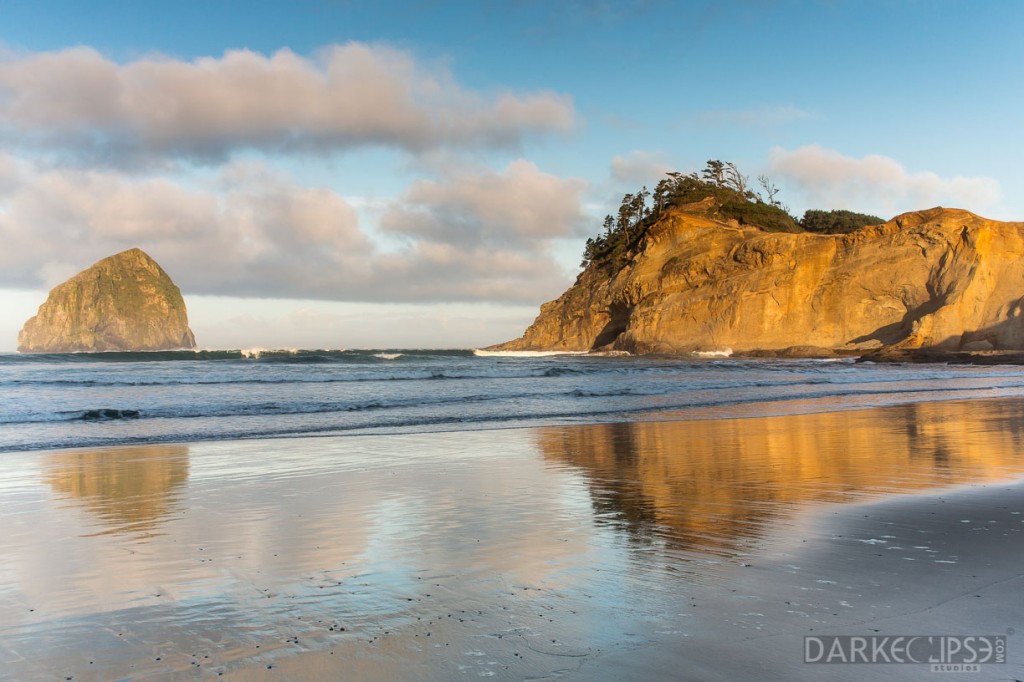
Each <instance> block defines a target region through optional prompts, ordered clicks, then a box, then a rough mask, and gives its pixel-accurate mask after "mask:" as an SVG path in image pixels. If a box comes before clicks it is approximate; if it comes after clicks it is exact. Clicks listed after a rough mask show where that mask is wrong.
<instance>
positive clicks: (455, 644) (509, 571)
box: [0, 398, 1024, 680]
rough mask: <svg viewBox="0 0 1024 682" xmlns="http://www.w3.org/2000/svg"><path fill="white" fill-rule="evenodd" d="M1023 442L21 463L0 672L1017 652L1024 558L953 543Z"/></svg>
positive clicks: (364, 446) (318, 446)
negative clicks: (895, 650) (832, 648)
mask: <svg viewBox="0 0 1024 682" xmlns="http://www.w3.org/2000/svg"><path fill="white" fill-rule="evenodd" d="M1022 440H1024V399H1022V398H1007V399H1002V400H1000V399H987V400H961V401H948V402H944V401H939V402H935V401H933V402H923V403H909V404H904V405H894V406H887V407H877V408H868V409H862V410H846V411H833V412H823V413H805V414H796V415H788V416H777V417H762V416H750V415H748V417H747V418H745V419H708V420H694V421H676V422H643V421H635V422H621V423H610V424H586V425H578V426H555V427H540V428H524V429H515V430H503V431H501V432H497V431H493V430H492V431H456V432H445V433H413V434H395V435H392V436H389V437H388V438H380V437H379V436H376V435H362V436H355V435H354V436H353V437H351V438H344V439H337V438H306V439H275V440H251V441H213V442H205V443H188V444H164V445H149V446H141V447H139V446H122V447H114V448H98V449H96V448H94V449H87V450H56V451H46V452H25V453H15V454H11V453H8V454H10V455H11V456H10V457H9V459H8V460H7V469H6V474H5V477H4V479H3V480H2V481H0V482H2V483H3V485H4V490H5V495H4V496H3V497H2V498H0V512H3V513H4V515H5V518H9V519H10V520H11V523H10V525H9V527H8V532H7V534H6V536H5V537H4V538H3V539H0V549H2V550H3V551H2V552H0V556H4V557H5V563H4V568H5V569H6V570H7V574H8V575H9V576H11V585H12V586H14V588H15V589H14V591H11V590H7V591H6V592H0V622H3V623H5V626H3V627H2V628H0V650H3V651H4V654H5V658H7V659H8V660H11V661H14V663H13V664H12V668H11V671H12V674H14V675H16V676H20V677H24V678H35V677H52V676H62V677H63V676H68V675H71V676H72V677H73V678H74V679H76V680H78V679H104V678H120V677H145V676H147V675H179V676H182V675H188V674H190V673H192V674H197V675H198V674H204V675H214V676H218V677H220V676H223V677H224V678H226V679H238V680H251V679H254V680H261V679H266V680H279V679H317V678H325V679H330V678H336V677H338V676H339V675H344V676H345V677H346V679H362V680H376V679H461V678H466V679H469V678H474V677H477V676H480V675H486V676H494V677H497V678H498V679H508V680H516V679H526V678H536V677H545V676H551V675H558V676H564V677H567V678H568V679H581V680H583V679H587V680H590V679H595V680H602V679H607V680H617V679H633V678H638V677H639V678H650V679H656V680H657V679H666V680H667V679H695V680H716V679H722V680H726V679H750V678H756V677H758V676H760V677H762V678H768V679H772V676H773V675H774V676H775V678H778V679H781V678H786V679H809V680H810V679H815V680H816V679H839V680H847V679H849V680H853V679H858V680H860V679H869V680H870V679H879V680H881V679H888V678H891V676H892V675H893V674H894V671H893V669H892V668H891V667H890V666H849V667H843V666H814V667H809V666H805V665H804V664H803V663H802V662H801V660H800V659H799V656H800V655H801V649H800V646H801V642H802V637H803V635H804V634H806V633H805V630H807V629H808V628H811V627H813V628H814V631H815V632H825V633H827V634H870V632H867V633H864V632H862V631H863V630H865V629H869V628H868V626H869V625H870V627H871V628H876V629H879V630H880V631H885V632H895V631H896V629H900V628H902V630H901V632H900V634H911V633H916V632H920V634H935V631H938V633H939V634H942V633H945V632H947V631H948V632H956V631H958V628H960V629H963V630H964V631H967V630H966V629H968V628H985V631H984V632H978V633H977V634H992V633H991V632H989V631H988V630H991V628H993V627H996V626H997V625H999V626H1001V627H1002V628H1003V630H1005V628H1006V627H1013V628H1016V629H1017V630H1020V631H1024V623H1021V622H1018V621H1020V617H1019V616H1017V615H1015V614H1017V613H1024V609H1017V610H1015V611H1014V610H1012V609H1011V612H1010V613H1009V615H1007V614H1006V613H1005V612H1004V611H1002V610H998V609H997V610H993V611H991V612H990V613H989V612H987V611H985V608H984V607H985V605H992V604H997V605H998V604H1004V605H1010V606H1011V607H1013V606H1014V605H1015V604H1016V605H1017V606H1024V604H1021V603H1020V599H1019V598H1018V597H1016V595H1019V594H1022V593H1024V590H1021V589H1020V588H1021V587H1022V585H1020V580H1019V575H1018V573H1019V569H1018V568H1017V567H1018V566H1020V565H1024V543H1020V542H1013V541H1012V540H1011V541H1010V542H1009V543H1002V544H1000V542H994V543H993V542H992V540H999V539H1000V538H998V537H997V536H996V535H995V533H994V532H993V530H992V529H991V528H990V529H989V530H977V529H976V528H978V527H976V526H974V525H973V524H971V525H968V524H960V521H961V520H962V519H974V518H976V517H977V518H979V519H980V518H981V516H979V515H978V514H979V513H980V510H982V509H986V508H988V507H992V508H1004V507H1005V508H1004V509H1002V510H1001V511H1000V512H999V513H1000V514H1004V515H1005V516H1006V519H1004V518H1003V516H998V517H997V516H988V517H987V518H985V519H984V521H985V522H986V523H987V522H989V521H993V520H994V521H996V524H988V525H990V526H991V527H992V528H994V529H995V530H996V531H998V532H1001V531H1002V528H1003V527H1004V526H1006V527H1007V528H1009V521H1012V520H1013V519H1012V518H1011V517H1018V515H1017V514H1014V513H1013V512H1015V511H1022V510H1024V505H1022V504H1021V502H1020V500H1022V499H1024V479H1022V477H1024V455H1022V454H1021V452H1020V448H1019V443H1020V442H1022ZM1011 481H1016V483H1011ZM972 486H980V488H974V487H972ZM1007 489H1008V490H1009V492H1007ZM940 505H941V507H940ZM931 512H935V513H934V514H932V513H931ZM993 513H995V512H993ZM865 515H867V516H865ZM1007 519H1009V521H1007ZM889 524H895V526H890V525H889ZM953 524H955V525H953ZM1018 525H1019V526H1020V529H1021V531H1020V532H1024V524H1018ZM979 527H980V526H979ZM922 529H923V530H930V531H931V532H930V534H929V535H927V536H925V535H923V534H920V535H921V537H923V538H924V539H923V540H918V539H917V537H918V535H919V534H918V533H917V531H919V530H922ZM883 531H884V533H883ZM1007 532H1009V531H1007ZM883 534H884V535H886V536H893V537H891V538H890V537H880V536H882V535H883ZM1015 537H1018V536H1016V535H1015ZM803 540H806V542H803ZM869 541H870V542H869ZM873 541H878V542H873ZM881 547H885V548H886V549H884V550H882V549H880V548H881ZM889 547H894V548H895V547H899V548H900V549H892V550H890V549H888V548H889ZM932 552H934V553H932ZM877 554H881V555H882V556H876V555H877ZM910 559H913V561H911V560H910ZM952 560H955V561H956V562H957V563H955V564H946V563H939V562H944V561H952ZM979 562H980V563H979ZM986 562H987V563H988V564H990V566H989V567H988V568H986V566H985V565H984V564H986ZM925 568H927V570H925ZM983 569H984V571H983ZM972 574H973V575H976V576H982V578H984V576H988V578H984V579H982V578H979V580H981V582H970V580H967V578H966V577H965V576H968V575H972ZM997 574H998V575H997ZM1004 574H1005V578H1006V580H1005V581H1004V582H1005V587H1000V586H999V585H1000V584H1001V583H999V580H998V579H997V578H1000V576H1004ZM1015 576H1016V577H1015ZM986 580H987V582H985V581H986ZM965 581H966V582H965ZM985 585H989V586H990V587H984V586H985ZM982 588H984V589H982ZM957 590H959V592H958V591H957ZM968 590H974V592H972V594H982V595H983V597H963V599H975V600H978V601H977V608H973V607H972V608H970V609H967V608H961V607H962V606H963V604H961V603H960V601H957V599H960V598H959V597H957V599H954V600H953V601H950V600H949V598H950V597H951V596H952V597H956V595H958V594H961V593H965V591H968ZM1015 599H1016V601H1014V600H1015ZM961 601H962V600H961ZM785 602H790V603H789V604H786V603H785ZM841 602H846V603H847V604H848V605H843V604H842V603H841ZM944 604H948V606H944ZM954 607H955V608H954ZM936 609H939V610H936ZM931 612H934V613H936V614H939V613H941V618H932V617H931V616H928V615H927V614H928V613H931ZM912 613H918V614H925V616H922V617H920V618H919V620H918V621H917V622H912V621H907V620H906V619H904V620H902V621H901V620H899V618H896V617H894V614H895V615H900V614H903V615H907V614H912ZM986 613H988V615H986ZM961 615H962V616H963V618H961ZM968 616H969V617H968ZM882 617H885V618H890V621H886V623H883V625H885V627H884V628H883V627H879V623H880V621H881V619H882ZM1007 620H1009V621H1012V622H1010V623H1009V624H1008V625H1006V624H1004V623H1003V621H1007ZM897 626H898V627H897ZM912 626H913V627H912ZM858 628H859V629H858ZM885 628H889V629H888V630H886V629H885ZM894 628H895V629H894ZM1000 631H1001V630H1000ZM996 634H998V633H996ZM1010 644H1011V646H1010V656H1011V659H1010V660H1011V663H1012V665H1007V666H1006V667H1005V668H1001V669H999V670H997V672H1006V673H1007V674H1010V671H1017V670H1020V669H1021V668H1020V667H1019V666H1020V665H1021V661H1022V660H1024V659H1022V658H1020V656H1021V652H1022V651H1024V643H1022V645H1015V644H1014V642H1013V641H1011V643H1010ZM794 647H795V648H794ZM1013 666H1018V667H1017V668H1014V667H1013ZM895 672H896V673H898V674H899V675H900V676H901V679H904V677H902V676H903V675H911V677H910V678H907V679H911V678H913V675H916V674H917V672H918V671H917V670H916V669H913V668H912V667H908V666H903V667H901V668H899V669H898V670H896V671H895ZM221 674H222V675H221ZM929 674H930V673H929ZM1014 674H1016V672H1014ZM830 676H831V677H830ZM872 676H874V677H872ZM913 679H916V678H913ZM922 679H925V678H922ZM985 679H988V678H985ZM1007 679H1013V677H1012V676H1011V677H1007ZM1018 679H1019V677H1018Z"/></svg>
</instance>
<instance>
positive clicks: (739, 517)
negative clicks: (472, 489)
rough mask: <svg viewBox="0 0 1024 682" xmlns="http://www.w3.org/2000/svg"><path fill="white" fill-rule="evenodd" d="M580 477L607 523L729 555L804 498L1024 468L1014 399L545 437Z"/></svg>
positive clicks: (545, 447) (555, 456) (549, 432)
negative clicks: (579, 473) (588, 487)
mask: <svg viewBox="0 0 1024 682" xmlns="http://www.w3.org/2000/svg"><path fill="white" fill-rule="evenodd" d="M537 439H538V445H539V449H540V450H541V452H542V453H543V454H544V457H545V458H546V459H547V460H548V461H550V462H553V463H559V464H568V465H571V466H573V467H576V468H577V469H578V470H579V471H581V472H582V473H583V475H584V476H585V477H586V480H587V482H588V484H589V486H590V488H591V490H592V503H593V505H594V512H595V517H596V519H598V521H599V522H605V523H614V524H621V525H622V526H623V527H625V528H626V529H628V530H629V532H631V533H632V534H633V535H634V537H636V538H647V539H649V540H651V539H663V540H665V541H667V542H668V543H670V544H673V545H675V546H677V547H679V548H681V549H690V550H695V551H698V552H702V553H707V552H711V553H721V554H732V553H734V552H735V551H736V550H738V549H740V548H741V547H742V546H743V545H744V544H745V543H748V542H749V541H750V540H753V539H756V538H757V537H759V536H761V535H763V534H764V533H765V532H767V531H770V527H771V525H772V522H773V520H774V519H776V518H777V517H779V515H782V514H786V515H792V514H794V513H795V512H796V510H797V509H798V508H799V507H800V506H802V505H806V504H808V503H816V502H829V501H833V502H834V501H846V500H850V499H854V498H863V497H865V496H876V495H879V494H881V493H898V492H909V491H913V490H921V489H925V488H930V487H935V486H940V485H945V484H957V483H967V482H972V481H979V480H985V479H993V478H1001V477H1005V476H1007V475H1009V474H1011V473H1014V472H1017V471H1020V470H1021V468H1022V466H1024V455H1022V454H1021V453H1022V450H1021V444H1022V441H1024V407H1022V406H1021V404H1020V403H1018V402H1016V401H987V402H981V401H975V402H931V403H913V404H908V405H897V406H892V407H886V408H883V409H877V410H860V411H846V412H824V413H819V414H803V415H791V416H783V417H774V418H771V419H765V418H755V419H727V420H714V421H683V422H640V423H622V424H602V425H595V426H589V427H586V428H578V429H544V430H540V431H538V433H537Z"/></svg>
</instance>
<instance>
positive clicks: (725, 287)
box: [495, 208, 1024, 355]
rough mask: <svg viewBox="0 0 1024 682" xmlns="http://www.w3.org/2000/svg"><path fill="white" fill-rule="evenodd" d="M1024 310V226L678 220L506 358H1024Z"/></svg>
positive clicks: (951, 217)
mask: <svg viewBox="0 0 1024 682" xmlns="http://www.w3.org/2000/svg"><path fill="white" fill-rule="evenodd" d="M1022 305H1024V223H1009V222H999V221H995V220H987V219H985V218H981V217H979V216H976V215H974V214H973V213H970V212H968V211H964V210H959V209H946V208H933V209H929V210H925V211H917V212H913V213H905V214H903V215H900V216H897V217H896V218H893V219H892V220H890V221H889V222H887V223H884V224H881V225H875V226H869V227H864V228H861V229H858V230H855V231H853V232H851V233H849V234H834V235H833V234H817V233H810V232H802V233H786V232H766V231H763V230H761V229H759V228H757V227H751V226H741V225H739V224H738V223H737V222H736V221H728V222H727V221H723V220H718V219H714V218H710V217H706V216H705V215H699V214H696V213H693V212H685V211H682V210H672V211H667V212H666V213H665V214H664V216H663V217H662V218H661V219H659V220H658V221H657V222H655V223H654V224H653V225H652V226H651V227H650V229H648V230H647V233H646V234H645V235H644V237H643V238H642V239H641V240H640V241H639V242H638V243H637V244H636V246H635V248H633V249H632V250H631V251H630V252H629V253H628V254H627V256H626V259H625V261H624V262H622V263H618V264H614V265H613V264H611V263H609V262H593V263H591V264H590V265H589V266H588V267H587V268H586V269H585V270H584V271H583V272H582V273H581V274H580V276H579V277H578V278H577V280H576V283H575V284H574V285H573V286H572V287H570V288H569V289H568V290H567V291H566V292H565V293H564V294H562V296H561V297H560V298H558V299H557V300H555V301H551V302H549V303H545V304H544V305H543V306H541V310H540V315H539V316H538V317H537V319H536V320H535V321H534V323H533V324H532V325H531V326H530V327H529V328H528V329H527V330H526V332H525V333H524V334H523V336H522V337H521V338H519V339H516V340H514V341H509V342H507V343H504V344H501V345H500V346H496V347H495V348H496V349H500V350H564V351H591V350H622V351H629V352H632V353H689V352H701V351H705V352H706V351H724V350H727V349H728V350H732V351H737V352H750V351H757V350H767V351H786V350H787V349H789V352H791V353H792V354H795V355H806V354H813V353H816V352H821V350H822V349H828V350H830V351H840V352H851V353H858V352H864V351H869V350H873V349H878V348H882V347H887V348H899V349H920V348H937V349H943V350H950V351H958V350H966V351H985V350H993V349H995V350H1008V349H1024V320H1022V317H1021V308H1022Z"/></svg>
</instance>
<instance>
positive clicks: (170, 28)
mask: <svg viewBox="0 0 1024 682" xmlns="http://www.w3.org/2000/svg"><path fill="white" fill-rule="evenodd" d="M0 13H2V20H0V143H2V144H0V240H2V242H3V243H4V244H5V245H6V246H5V248H4V250H3V252H0V351H3V350H13V348H14V346H15V339H16V335H17V330H18V329H19V328H20V327H21V324H22V323H23V322H24V320H25V319H26V318H27V317H29V316H30V315H31V314H33V312H34V309H35V307H37V306H38V305H39V303H41V302H42V300H43V299H44V298H45V292H46V290H47V289H48V288H49V287H51V286H53V285H54V284H56V283H58V282H59V281H61V280H63V279H64V278H66V277H67V276H70V275H72V274H74V273H75V272H77V271H78V270H81V269H83V268H84V267H87V266H88V265H90V264H91V263H93V262H94V261H96V260H98V259H99V258H102V257H104V256H106V255H110V254H111V253H114V252H116V251H118V250H121V249H123V248H130V247H132V246H140V247H142V248H143V249H145V250H147V251H148V252H149V253H150V254H151V255H152V256H153V257H154V258H156V259H157V261H158V262H160V263H161V264H162V265H163V266H164V268H165V269H166V270H168V272H169V273H170V274H171V275H172V277H173V278H174V279H175V281H177V282H178V284H179V285H180V286H181V288H182V290H183V292H184V294H185V296H186V302H187V304H188V306H189V311H190V317H191V320H192V326H193V329H194V331H195V333H196V336H197V339H198V341H199V344H200V345H201V346H204V347H214V348H215V347H252V346H264V347H268V346H280V347H300V346H302V347H314V346H315V347H381V346H389V347H401V346H433V347H438V346H459V347H462V346H479V345H485V344H489V343H495V342H498V341H502V340H505V339H507V338H510V337H514V336H517V335H518V334H519V333H520V332H521V331H522V329H523V327H525V325H526V324H528V323H529V322H530V321H531V320H532V317H533V316H534V315H535V313H536V310H537V307H538V305H539V304H540V303H542V302H543V301H545V300H548V299H550V298H554V297H556V296H557V295H558V294H559V293H561V291H562V290H563V289H564V288H565V287H566V286H567V285H568V284H569V283H571V281H572V279H573V278H574V277H575V274H576V272H577V264H578V259H579V254H580V252H581V250H582V243H583V241H584V240H585V238H586V236H587V235H588V234H589V233H592V232H596V231H597V229H598V224H599V222H600V217H601V216H602V215H603V214H604V213H606V212H611V211H613V210H614V208H615V206H616V205H617V200H618V199H620V198H621V196H622V194H623V193H625V192H627V191H632V190H634V189H635V188H637V187H638V186H639V185H640V184H648V185H653V184H655V183H656V182H657V179H658V177H659V174H660V173H662V172H664V171H665V170H667V169H678V170H682V171H690V170H698V169H699V168H701V167H702V166H703V165H704V162H705V161H706V160H707V159H710V158H718V159H724V160H728V161H732V162H735V163H736V164H737V165H738V166H739V167H740V168H741V170H743V171H744V172H745V173H746V174H748V175H749V176H750V177H751V178H753V177H756V176H757V175H759V174H761V173H767V174H768V175H769V176H771V177H772V178H773V179H774V180H775V181H776V184H778V185H779V186H780V187H781V189H782V194H781V199H782V200H783V201H784V202H785V203H786V204H787V205H788V206H789V207H790V209H791V210H792V211H793V212H794V213H796V214H800V213H802V212H803V211H804V210H805V209H807V208H848V209H853V210H858V211H865V212H871V213H875V214H878V215H881V216H882V217H884V218H889V217H892V216H893V215H895V214H898V213H900V212H904V211H908V210H915V209H920V208H927V207H930V206H934V205H945V206H958V207H962V208H967V209H969V210H972V211H974V212H976V213H979V214H981V215H984V216H987V217H992V218H997V219H1003V220H1024V192H1022V191H1021V185H1022V180H1024V171H1021V170H1020V163H1019V159H1020V158H1021V156H1022V152H1024V132H1022V131H1024V128H1022V126H1021V125H1020V123H1019V119H1020V111H1021V110H1022V104H1024V101H1022V99H1024V96H1022V86H1021V83H1024V78H1022V75H1024V42H1022V41H1021V40H1020V39H1019V35H1020V31H1021V29H1022V28H1024V4H1022V3H1015V2H943V1H939V0H933V1H928V2H924V1H922V2H839V1H833V2H785V1H778V2H767V1H765V2H755V1H753V0H751V1H742V2H740V1H737V2H689V3H682V2H676V3H663V2H656V1H655V0H647V1H639V2H583V1H579V2H560V3H550V2H539V1H537V2H535V1H532V0H518V1H510V2H466V3H453V2H373V3H369V2H366V3H363V2H344V1H338V2H326V1H325V2H312V1H311V2H291V3H280V2H273V3H271V2H251V1H250V2H220V3H191V2H176V3H160V4H157V3H137V2H96V3H88V4H85V3H79V2H37V3H27V2H26V3H21V2H16V3H6V6H5V7H4V8H3V9H2V12H0Z"/></svg>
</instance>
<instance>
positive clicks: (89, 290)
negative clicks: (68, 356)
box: [18, 249, 196, 353]
mask: <svg viewBox="0 0 1024 682" xmlns="http://www.w3.org/2000/svg"><path fill="white" fill-rule="evenodd" d="M195 347H196V340H195V337H194V336H193V335H192V331H191V330H190V329H189V328H188V313H187V311H186V310H185V301H184V300H183V299H182V297H181V291H180V290H179V289H178V287H177V286H176V285H175V284H174V282H172V281H171V278H170V277H168V276H167V273H166V272H164V271H163V268H161V267H160V266H159V265H157V263H156V261H154V260H153V259H152V258H150V257H149V256H148V255H146V253H144V252H143V251H141V250H140V249H129V250H128V251H124V252H122V253H119V254H116V255H114V256H110V257H109V258H104V259H103V260H101V261H100V262H98V263H96V264H95V265H93V266H92V267H91V268H89V269H88V270H85V271H83V272H80V273H78V274H77V275H75V276H74V277H72V278H71V279H69V280H68V281H66V282H64V283H63V284H60V285H58V286H56V287H54V288H53V290H52V291H50V295H49V296H48V297H47V299H46V302H45V303H43V305H41V306H40V307H39V313H38V314H37V315H36V316H35V317H33V318H32V319H30V320H29V321H28V322H26V323H25V326H24V328H22V330H21V333H19V334H18V350H19V351H20V352H22V353H72V352H77V351H152V350H177V349H192V348H195Z"/></svg>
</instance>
